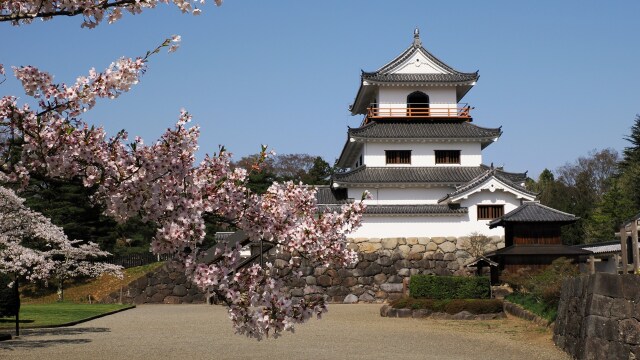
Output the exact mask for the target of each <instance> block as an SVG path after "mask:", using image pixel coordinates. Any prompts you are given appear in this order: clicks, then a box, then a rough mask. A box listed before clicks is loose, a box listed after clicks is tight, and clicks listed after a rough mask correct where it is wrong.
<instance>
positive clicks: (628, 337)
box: [619, 319, 640, 345]
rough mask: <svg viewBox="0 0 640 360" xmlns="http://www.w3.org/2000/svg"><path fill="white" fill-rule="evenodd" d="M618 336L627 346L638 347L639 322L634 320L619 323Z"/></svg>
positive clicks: (639, 339)
mask: <svg viewBox="0 0 640 360" xmlns="http://www.w3.org/2000/svg"><path fill="white" fill-rule="evenodd" d="M619 327H620V336H621V337H622V340H623V341H624V342H625V343H627V344H629V345H640V322H638V320H636V319H625V320H621V321H620V323H619Z"/></svg>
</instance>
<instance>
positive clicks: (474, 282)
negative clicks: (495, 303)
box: [409, 275, 491, 299]
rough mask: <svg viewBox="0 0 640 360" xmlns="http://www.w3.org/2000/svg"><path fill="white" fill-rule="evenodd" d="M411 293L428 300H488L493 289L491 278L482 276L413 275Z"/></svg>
mask: <svg viewBox="0 0 640 360" xmlns="http://www.w3.org/2000/svg"><path fill="white" fill-rule="evenodd" d="M409 293H410V294H411V296H412V297H415V298H428V299H488V298H489V297H490V295H491V288H490V283H489V278H487V277H482V276H476V277H462V276H433V275H413V276H412V277H411V282H410V283H409Z"/></svg>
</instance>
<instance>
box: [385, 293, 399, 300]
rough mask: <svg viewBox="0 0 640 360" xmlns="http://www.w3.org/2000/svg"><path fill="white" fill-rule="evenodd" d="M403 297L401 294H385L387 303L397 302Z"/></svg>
mask: <svg viewBox="0 0 640 360" xmlns="http://www.w3.org/2000/svg"><path fill="white" fill-rule="evenodd" d="M402 296H403V294H402V293H387V299H388V300H389V301H393V300H398V299H400V298H401V297H402Z"/></svg>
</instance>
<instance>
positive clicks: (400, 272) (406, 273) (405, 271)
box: [398, 268, 410, 276]
mask: <svg viewBox="0 0 640 360" xmlns="http://www.w3.org/2000/svg"><path fill="white" fill-rule="evenodd" d="M409 274H410V270H409V269H407V268H404V269H400V270H398V275H399V276H409Z"/></svg>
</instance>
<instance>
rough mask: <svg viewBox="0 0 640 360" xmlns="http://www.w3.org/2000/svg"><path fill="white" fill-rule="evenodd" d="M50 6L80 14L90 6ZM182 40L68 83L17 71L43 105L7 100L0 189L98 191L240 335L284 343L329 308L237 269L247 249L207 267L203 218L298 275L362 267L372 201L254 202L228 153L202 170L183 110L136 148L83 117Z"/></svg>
mask: <svg viewBox="0 0 640 360" xmlns="http://www.w3.org/2000/svg"><path fill="white" fill-rule="evenodd" d="M174 2H175V3H176V4H179V3H178V2H177V1H174ZM9 3H10V4H12V6H18V5H20V6H24V7H25V9H30V10H29V11H31V12H29V11H27V10H24V11H23V10H16V9H14V8H11V7H8V6H7V5H4V3H3V5H2V6H4V8H3V9H4V13H8V14H13V15H19V14H22V13H30V14H32V13H33V9H34V6H35V5H34V3H32V1H27V0H23V1H10V2H9ZM44 3H46V4H52V3H55V4H59V5H60V6H62V5H61V4H62V3H64V4H71V5H73V6H77V5H79V4H80V5H82V4H85V5H86V4H87V3H92V1H88V2H86V1H80V0H75V1H65V2H57V1H53V2H51V1H49V2H44ZM122 3H123V4H124V3H127V4H129V5H127V6H131V7H132V9H134V12H138V11H141V10H142V8H137V7H136V6H143V4H146V5H149V6H150V5H155V1H136V2H135V5H133V3H129V2H122ZM37 4H40V2H37ZM100 4H109V2H100ZM180 4H186V2H185V3H180ZM71 5H70V6H71ZM146 5H145V6H146ZM143 7H144V6H143ZM147 7H148V6H147ZM114 8H117V6H114ZM125 8H126V9H129V8H127V7H125ZM18 9H22V8H21V7H19V8H18ZM56 9H58V8H56ZM92 9H93V10H91V11H83V15H84V14H85V13H86V14H88V16H89V20H87V15H84V16H85V22H86V21H89V24H88V25H87V26H93V25H92V24H97V23H98V22H99V19H100V18H101V17H102V16H104V14H105V11H111V10H108V9H111V8H104V7H103V8H100V7H93V8H92ZM65 11H71V12H70V13H69V14H68V15H73V14H77V13H78V12H74V10H65ZM94 11H97V12H94ZM113 11H115V10H113ZM96 14H100V15H98V16H97V17H96ZM48 16H50V15H43V18H47V17H48ZM35 17H37V16H35ZM32 18H33V17H32ZM11 21H14V23H20V22H23V23H24V22H28V19H26V18H24V17H23V18H15V19H13V20H11ZM179 41H180V38H179V37H178V36H175V37H173V38H172V39H167V40H166V41H165V42H163V43H162V44H161V45H160V46H159V47H157V48H156V49H154V50H153V51H150V52H147V53H146V55H145V56H142V57H138V58H135V59H131V58H122V59H120V60H118V61H116V62H114V63H113V64H112V65H111V66H109V67H108V68H107V69H106V70H104V71H102V72H97V71H96V70H94V69H91V70H90V71H89V73H88V75H86V76H82V77H79V78H78V79H77V81H76V82H75V83H74V84H71V85H66V84H56V83H54V82H53V77H52V76H51V75H50V74H48V73H46V72H44V71H41V70H39V69H37V68H35V67H33V66H22V67H13V72H14V75H15V76H16V78H17V79H18V80H20V81H21V82H22V85H23V87H24V90H25V93H26V94H27V95H29V96H31V97H33V98H34V99H35V101H36V103H37V106H36V107H35V108H32V107H31V106H29V105H26V104H25V105H20V104H18V99H17V98H16V97H14V96H5V97H3V98H1V99H0V138H1V139H3V141H2V143H0V155H1V158H0V182H4V183H11V184H15V185H19V186H25V185H26V184H27V183H28V181H29V179H30V178H32V177H34V178H38V179H56V180H65V179H79V180H81V181H82V182H83V184H84V185H85V186H87V187H91V188H92V189H95V195H94V199H93V200H94V201H96V202H98V203H101V204H102V205H104V206H105V208H106V210H105V212H106V214H107V215H110V216H112V217H113V218H115V219H116V220H118V221H125V220H127V219H128V218H130V217H133V216H140V217H141V218H142V220H143V221H145V222H149V223H152V224H155V225H156V226H157V228H158V230H157V232H156V235H155V237H154V238H153V240H152V243H151V245H152V250H153V252H154V253H157V254H160V253H170V254H174V255H175V256H177V257H178V258H179V259H182V260H183V261H184V265H185V271H186V272H187V274H188V275H190V276H191V277H192V279H193V280H194V282H195V283H196V284H197V285H198V286H200V287H201V288H202V289H205V290H208V291H211V292H214V293H216V294H217V295H218V296H219V298H220V299H222V301H223V302H224V303H225V304H226V305H227V307H228V309H229V316H230V318H231V320H232V323H233V325H234V327H235V329H236V331H237V332H238V333H240V334H245V335H247V336H250V337H254V338H257V339H261V338H263V337H264V336H269V335H273V336H279V335H280V334H281V333H282V331H285V330H289V331H292V330H293V327H294V325H295V324H297V323H301V322H304V321H306V320H307V319H309V318H311V317H312V316H313V315H317V316H320V315H321V314H322V313H323V312H325V311H326V310H327V307H326V302H325V299H324V298H323V297H318V298H313V299H311V298H303V299H294V298H292V297H291V296H290V295H289V294H288V293H287V292H286V291H284V287H283V280H282V279H281V278H279V277H278V276H277V274H276V273H275V271H274V269H273V266H272V265H271V264H266V266H264V267H260V266H259V265H253V266H250V267H246V268H239V262H240V257H239V249H238V248H223V249H221V250H219V253H218V254H217V255H218V256H219V258H220V261H218V262H215V263H213V264H206V263H200V262H199V259H200V255H201V252H200V251H199V250H198V245H199V244H200V243H201V242H202V240H203V238H204V235H205V224H204V216H206V215H208V214H213V215H215V216H216V217H218V218H220V219H223V220H224V221H225V222H227V223H228V224H230V225H232V226H234V227H236V228H238V229H241V230H244V231H245V233H246V234H247V235H248V236H249V238H250V239H251V240H254V241H258V240H260V241H268V242H271V243H272V244H273V245H274V246H275V247H276V248H277V250H278V251H282V252H286V253H289V254H291V255H292V257H291V261H290V262H289V268H290V270H291V271H290V272H291V273H293V274H297V275H298V276H300V274H301V272H300V266H302V261H301V260H302V259H304V260H305V261H306V262H307V263H308V264H312V265H335V266H346V265H349V264H352V263H353V262H354V261H355V260H356V254H355V253H354V252H353V251H351V250H348V249H347V239H346V234H348V233H349V232H351V231H352V230H354V229H355V228H356V227H357V226H359V223H360V220H361V216H362V213H363V211H364V204H363V202H362V201H359V202H352V203H349V204H345V205H342V208H341V210H340V211H338V212H331V211H329V210H326V209H324V210H321V209H319V208H318V207H317V203H316V197H315V190H314V189H313V188H307V187H304V186H302V184H294V183H292V182H287V183H274V184H273V185H272V186H271V187H269V188H268V189H267V191H266V193H265V194H263V195H258V194H255V193H252V192H251V191H250V190H249V189H248V188H247V186H246V185H247V175H248V173H247V170H244V169H241V168H236V169H234V168H232V167H231V166H230V156H231V155H230V154H229V153H228V152H227V151H226V150H225V149H224V148H221V149H220V151H219V152H218V153H217V154H215V153H214V154H213V155H206V156H205V157H204V159H203V160H202V161H200V162H196V156H195V154H196V151H197V149H198V135H199V128H198V127H197V126H191V127H189V125H188V124H189V122H190V121H191V116H190V115H189V113H188V112H186V111H185V110H182V111H180V115H179V117H178V121H177V123H176V125H175V127H173V128H170V129H167V130H166V132H165V133H164V134H163V135H162V136H161V137H160V139H159V140H157V141H155V142H152V143H150V144H148V145H147V144H145V142H144V141H143V140H142V139H141V138H140V137H134V139H133V140H132V141H130V140H129V137H128V134H127V132H126V131H121V132H119V133H117V134H116V135H114V136H112V137H108V136H107V134H106V132H105V131H104V129H103V128H101V127H95V126H90V125H89V124H88V123H87V122H85V121H84V120H83V118H82V117H83V116H84V114H85V113H86V112H87V111H89V110H90V109H91V108H93V107H94V105H95V103H96V100H97V99H99V98H109V99H113V98H116V97H118V96H120V95H121V94H123V93H124V92H126V91H128V90H129V89H130V88H131V86H133V85H134V84H136V83H138V81H139V79H140V77H141V75H142V74H143V73H144V72H145V71H146V68H147V64H148V61H149V59H150V57H151V56H152V55H153V54H156V53H158V52H159V51H160V50H161V49H162V48H165V47H166V48H169V50H170V51H173V50H175V47H176V46H177V44H178V42H179ZM267 156H268V153H267V149H266V146H263V147H262V151H261V153H260V156H259V157H258V160H257V162H256V164H255V166H253V167H252V168H253V169H259V167H260V166H261V164H262V163H263V162H264V160H265V159H266V157H267ZM363 196H366V194H365V195H363Z"/></svg>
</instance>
